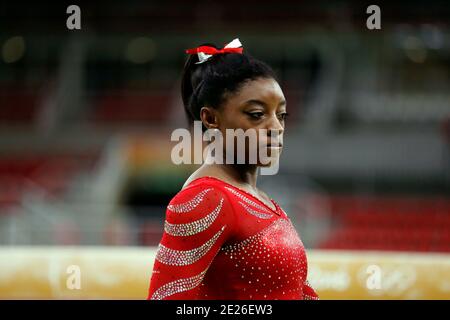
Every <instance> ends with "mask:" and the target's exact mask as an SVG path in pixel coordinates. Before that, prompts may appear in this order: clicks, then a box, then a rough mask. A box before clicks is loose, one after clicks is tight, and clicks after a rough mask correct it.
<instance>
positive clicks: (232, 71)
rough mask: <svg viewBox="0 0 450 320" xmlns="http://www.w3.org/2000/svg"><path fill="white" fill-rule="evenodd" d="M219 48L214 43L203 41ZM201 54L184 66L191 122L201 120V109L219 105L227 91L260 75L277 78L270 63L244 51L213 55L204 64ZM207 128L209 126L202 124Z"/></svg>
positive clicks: (183, 82) (185, 102)
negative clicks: (206, 106)
mask: <svg viewBox="0 0 450 320" xmlns="http://www.w3.org/2000/svg"><path fill="white" fill-rule="evenodd" d="M203 45H207V46H212V47H215V48H216V49H218V48H217V47H216V46H215V45H213V44H209V43H208V44H203ZM198 61H199V60H198V56H197V54H191V55H189V57H188V58H187V60H186V63H185V65H184V69H183V74H182V80H181V96H182V99H183V105H184V109H185V112H186V115H187V117H188V120H189V123H190V124H192V123H193V121H194V120H200V109H201V108H202V107H203V106H205V105H208V106H211V107H213V108H218V107H220V106H221V104H222V103H223V102H224V101H225V99H226V96H227V94H230V93H236V92H237V91H238V90H239V89H240V88H241V87H242V85H243V84H245V83H246V82H247V81H250V80H255V79H257V78H273V79H276V76H275V72H274V71H273V70H272V68H271V67H269V66H268V65H267V64H266V63H264V62H262V61H260V60H257V59H255V58H253V57H252V56H250V55H249V54H247V53H245V49H244V52H243V53H242V54H240V53H224V54H218V55H214V56H212V57H211V58H210V59H209V60H208V61H205V62H203V63H200V64H196V62H198ZM202 128H203V130H205V129H206V128H205V127H204V126H202Z"/></svg>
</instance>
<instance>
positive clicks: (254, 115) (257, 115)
mask: <svg viewBox="0 0 450 320" xmlns="http://www.w3.org/2000/svg"><path fill="white" fill-rule="evenodd" d="M248 115H249V116H251V117H252V118H254V119H260V118H262V117H263V116H264V113H263V112H248Z"/></svg>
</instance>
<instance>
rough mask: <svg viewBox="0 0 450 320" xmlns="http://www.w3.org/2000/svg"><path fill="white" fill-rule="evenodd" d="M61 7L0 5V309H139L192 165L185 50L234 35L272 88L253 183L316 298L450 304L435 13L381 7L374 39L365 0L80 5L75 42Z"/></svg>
mask: <svg viewBox="0 0 450 320" xmlns="http://www.w3.org/2000/svg"><path fill="white" fill-rule="evenodd" d="M70 4H72V3H63V2H59V1H58V3H57V2H52V1H35V2H23V1H9V0H5V1H2V2H1V4H0V50H1V57H0V298H2V299H10V298H13V299H17V298H18V299H20V298H25V299H72V298H74V299H85V298H87V299H115V298H122V299H144V298H146V295H147V288H148V283H149V277H150V274H151V269H152V266H153V258H154V254H155V248H156V246H157V244H158V242H159V240H160V237H161V234H162V229H163V221H164V214H165V206H166V205H167V203H168V201H169V200H170V198H171V197H172V196H173V195H174V194H175V193H176V192H177V191H178V190H179V189H180V188H181V186H182V184H183V183H184V180H185V179H186V178H187V176H188V175H189V174H190V172H192V171H193V170H194V169H195V167H194V166H192V167H189V166H184V165H182V166H176V165H174V164H172V162H171V160H170V151H171V148H172V146H173V145H174V143H173V142H171V141H170V133H171V132H172V130H174V129H176V128H179V127H185V125H186V122H185V118H184V112H183V108H182V104H181V97H180V93H179V86H180V83H179V81H180V72H181V69H182V66H183V62H184V59H185V54H184V49H186V48H190V47H193V46H196V45H198V44H200V43H202V42H213V43H216V44H218V45H223V44H224V43H226V42H229V41H231V40H232V39H234V38H236V37H239V38H240V40H241V41H242V43H243V45H244V50H246V51H248V52H250V53H252V54H253V55H255V56H256V57H258V58H260V59H262V60H264V61H266V62H268V63H269V64H271V65H272V66H273V67H274V68H275V69H276V71H277V72H278V74H279V76H280V79H281V86H282V88H283V90H284V93H285V95H286V98H287V101H288V109H289V110H288V111H289V113H290V114H291V118H290V119H289V120H288V123H287V137H286V138H285V140H286V141H285V144H286V146H287V148H286V149H285V150H284V152H283V155H282V161H281V167H280V172H279V173H278V174H277V175H276V176H263V177H260V179H259V185H260V187H261V188H262V189H263V190H266V191H267V192H268V193H269V195H270V196H271V197H273V198H274V199H276V200H277V201H278V202H279V203H280V204H281V205H282V206H283V207H284V208H285V210H286V212H287V213H288V214H289V215H290V217H291V219H292V221H293V222H294V224H295V225H296V228H297V230H298V232H299V233H300V235H301V237H302V240H303V242H304V244H305V246H306V247H307V249H308V252H309V279H310V282H311V284H312V285H313V287H315V288H316V289H317V291H318V293H319V295H320V297H321V298H322V299H449V298H450V254H449V253H450V197H449V194H450V72H449V71H450V26H449V21H450V7H449V6H448V3H447V2H446V1H395V2H393V1H392V2H386V3H383V2H381V3H377V4H378V5H379V6H380V8H381V25H382V29H381V30H373V31H372V30H368V29H367V28H366V19H367V17H368V14H366V8H367V6H368V5H369V4H371V3H364V2H361V1H321V0H318V1H310V2H307V1H289V0H278V1H276V3H271V2H268V1H267V2H264V1H235V0H231V1H226V2H211V1H189V2H188V1H180V0H176V1H175V0H173V1H135V0H129V1H126V3H123V2H119V1H109V2H106V1H99V2H96V3H95V4H93V3H92V2H89V3H88V2H86V3H84V2H79V3H78V5H79V6H80V8H81V26H82V28H81V30H73V31H69V30H67V28H66V19H67V17H68V16H69V15H68V14H66V8H67V6H68V5H70ZM73 265H75V266H78V267H79V270H80V274H81V288H79V289H73V288H69V287H68V286H67V278H68V277H69V276H70V275H71V271H70V268H69V267H70V266H73ZM377 283H378V284H377Z"/></svg>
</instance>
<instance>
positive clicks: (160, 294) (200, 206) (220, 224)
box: [148, 184, 234, 300]
mask: <svg viewBox="0 0 450 320" xmlns="http://www.w3.org/2000/svg"><path fill="white" fill-rule="evenodd" d="M233 222H234V211H233V206H232V204H231V203H230V202H229V200H228V198H227V195H226V194H225V193H224V192H223V191H222V190H220V189H219V188H217V187H215V186H211V185H208V184H199V185H195V186H191V187H187V188H185V189H183V190H181V191H180V192H179V193H178V194H177V195H176V196H175V197H174V198H173V199H172V200H171V202H170V203H169V205H168V206H167V210H166V217H165V222H164V233H163V236H162V239H161V241H160V244H159V246H158V251H157V254H156V259H155V262H154V266H153V273H152V277H151V280H150V287H149V294H148V299H151V300H162V299H174V300H179V299H186V300H192V299H198V293H199V289H200V285H201V283H202V281H203V278H204V276H205V274H206V273H207V271H208V268H209V266H210V265H211V263H212V262H213V260H214V258H215V256H216V254H217V253H218V252H219V250H220V248H221V247H222V245H223V244H224V243H225V242H226V241H227V239H229V237H230V235H231V234H232V232H233Z"/></svg>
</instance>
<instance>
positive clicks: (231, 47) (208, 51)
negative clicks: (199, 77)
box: [186, 38, 243, 64]
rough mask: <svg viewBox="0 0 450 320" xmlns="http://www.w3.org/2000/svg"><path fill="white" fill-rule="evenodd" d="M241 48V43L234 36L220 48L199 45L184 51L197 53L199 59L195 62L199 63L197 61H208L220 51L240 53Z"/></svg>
mask: <svg viewBox="0 0 450 320" xmlns="http://www.w3.org/2000/svg"><path fill="white" fill-rule="evenodd" d="M242 50H243V48H242V44H241V42H240V41H239V39H238V38H236V39H234V40H233V41H231V42H230V43H228V44H226V45H225V46H224V47H223V48H222V49H216V48H214V47H210V46H200V47H197V48H192V49H187V50H186V53H189V54H197V55H198V60H199V61H198V62H196V64H199V63H203V62H205V61H208V60H209V59H210V58H211V57H212V56H214V55H216V54H221V53H241V54H242Z"/></svg>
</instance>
